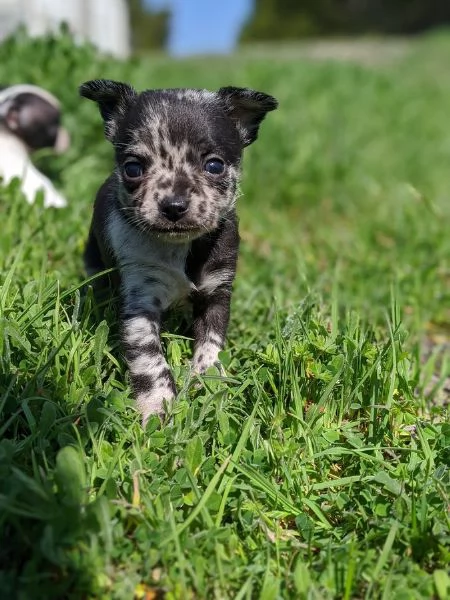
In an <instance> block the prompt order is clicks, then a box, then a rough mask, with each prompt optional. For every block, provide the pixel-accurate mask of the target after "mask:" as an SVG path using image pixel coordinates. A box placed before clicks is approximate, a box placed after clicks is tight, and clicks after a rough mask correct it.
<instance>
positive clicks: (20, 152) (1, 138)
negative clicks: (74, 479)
mask: <svg viewBox="0 0 450 600" xmlns="http://www.w3.org/2000/svg"><path fill="white" fill-rule="evenodd" d="M0 148H1V152H2V154H3V153H5V152H6V153H8V154H9V155H14V156H17V157H20V158H22V159H23V160H27V159H28V158H29V156H30V150H29V148H28V146H27V145H26V144H25V142H24V141H23V140H21V139H20V138H19V137H17V136H16V135H14V133H12V132H11V131H9V129H7V128H6V127H5V126H4V125H2V124H1V123H0Z"/></svg>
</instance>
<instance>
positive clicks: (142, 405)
mask: <svg viewBox="0 0 450 600" xmlns="http://www.w3.org/2000/svg"><path fill="white" fill-rule="evenodd" d="M174 400H175V390H174V389H173V388H172V387H171V386H170V385H163V386H160V387H156V388H154V389H152V390H149V391H147V392H141V393H139V394H137V395H136V404H137V407H138V409H139V411H140V413H141V415H142V426H143V427H145V426H146V425H147V422H148V420H149V418H150V416H151V415H159V417H160V418H161V420H162V419H163V418H164V416H165V405H169V406H170V405H171V404H172V403H173V401H174Z"/></svg>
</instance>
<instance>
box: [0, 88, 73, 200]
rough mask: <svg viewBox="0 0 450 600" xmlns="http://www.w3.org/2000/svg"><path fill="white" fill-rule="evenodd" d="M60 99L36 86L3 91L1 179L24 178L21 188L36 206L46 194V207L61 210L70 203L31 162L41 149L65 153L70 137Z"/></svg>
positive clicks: (0, 93) (0, 103)
mask: <svg viewBox="0 0 450 600" xmlns="http://www.w3.org/2000/svg"><path fill="white" fill-rule="evenodd" d="M60 119H61V110H60V106H59V102H58V100H57V99H56V98H55V97H54V96H53V95H52V94H50V93H49V92H47V90H44V89H42V88H40V87H37V86H34V85H25V84H22V85H13V86H11V87H7V88H3V89H1V90H0V177H2V178H3V179H4V181H5V182H9V181H10V180H11V179H13V178H14V177H19V178H20V179H21V188H22V191H23V193H24V195H25V197H26V199H27V201H28V202H29V203H30V204H32V203H33V202H34V200H35V197H36V193H37V192H38V191H40V190H42V191H43V192H44V205H45V206H56V207H61V206H65V205H66V200H65V199H64V198H63V197H62V196H61V194H59V192H57V191H56V189H55V188H54V186H53V184H52V183H51V181H50V180H49V179H48V178H47V177H45V175H43V174H42V173H41V172H40V171H38V170H37V169H36V167H35V166H34V165H33V164H32V162H31V160H30V154H31V153H32V152H33V151H35V150H39V149H41V148H53V149H54V150H55V151H56V152H64V151H65V150H66V149H67V148H68V146H69V136H68V134H67V132H66V130H65V129H63V128H62V127H60Z"/></svg>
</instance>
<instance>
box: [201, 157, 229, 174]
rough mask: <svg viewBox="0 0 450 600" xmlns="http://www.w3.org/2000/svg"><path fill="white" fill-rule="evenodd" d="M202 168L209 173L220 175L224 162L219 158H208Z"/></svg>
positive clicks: (223, 169)
mask: <svg viewBox="0 0 450 600" xmlns="http://www.w3.org/2000/svg"><path fill="white" fill-rule="evenodd" d="M203 168H204V169H205V171H206V172H207V173H210V174H211V175H221V174H222V173H223V172H224V171H225V163H224V162H223V160H222V159H220V158H210V159H209V160H207V161H206V162H205V166H204V167H203Z"/></svg>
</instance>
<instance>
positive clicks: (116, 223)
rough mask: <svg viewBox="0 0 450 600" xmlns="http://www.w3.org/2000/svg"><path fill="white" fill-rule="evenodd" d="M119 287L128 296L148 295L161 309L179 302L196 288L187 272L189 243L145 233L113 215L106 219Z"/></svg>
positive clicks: (134, 298) (142, 298)
mask: <svg viewBox="0 0 450 600" xmlns="http://www.w3.org/2000/svg"><path fill="white" fill-rule="evenodd" d="M107 231H108V242H109V245H110V247H111V250H112V251H113V255H114V257H115V260H116V261H117V264H118V267H119V270H120V276H121V281H122V289H123V292H124V293H125V296H126V297H128V298H129V299H130V300H138V299H141V300H142V301H144V300H145V299H146V297H149V298H150V299H151V300H152V302H153V303H155V299H156V302H157V304H158V306H160V307H161V308H162V310H166V309H167V308H169V307H170V306H172V305H175V304H178V303H182V302H183V301H184V300H186V299H187V297H188V296H189V295H190V293H191V292H192V291H193V290H195V286H194V284H193V282H192V281H191V280H190V279H189V278H188V276H187V274H186V258H187V254H188V252H189V249H190V243H188V242H186V243H170V242H167V241H164V240H161V239H159V238H158V237H156V236H154V235H151V234H145V233H143V232H141V231H140V230H138V229H136V228H134V227H132V226H131V225H130V224H129V223H127V222H126V221H124V220H123V219H120V218H117V217H116V216H115V215H112V217H111V218H110V219H109V221H108V223H107Z"/></svg>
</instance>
